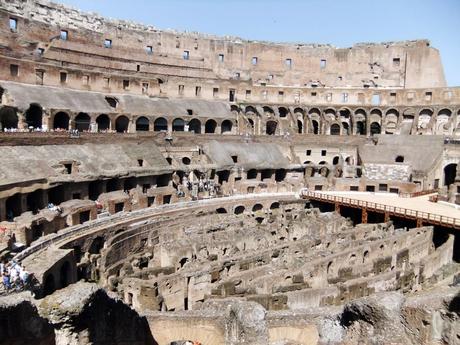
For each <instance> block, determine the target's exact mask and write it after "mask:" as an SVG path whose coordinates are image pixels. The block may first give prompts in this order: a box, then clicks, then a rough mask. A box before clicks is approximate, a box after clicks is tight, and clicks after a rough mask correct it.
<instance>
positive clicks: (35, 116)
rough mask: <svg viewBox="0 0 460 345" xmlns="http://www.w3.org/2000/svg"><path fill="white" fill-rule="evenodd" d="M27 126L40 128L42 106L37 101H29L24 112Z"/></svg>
mask: <svg viewBox="0 0 460 345" xmlns="http://www.w3.org/2000/svg"><path fill="white" fill-rule="evenodd" d="M25 118H26V123H27V126H28V127H33V128H41V127H42V124H43V108H42V107H41V105H40V104H38V103H31V104H30V107H29V109H27V111H26V113H25Z"/></svg>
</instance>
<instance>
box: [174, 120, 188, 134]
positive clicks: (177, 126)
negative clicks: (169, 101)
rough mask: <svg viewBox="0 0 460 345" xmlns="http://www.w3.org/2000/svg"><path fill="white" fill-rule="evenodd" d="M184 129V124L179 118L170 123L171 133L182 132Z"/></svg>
mask: <svg viewBox="0 0 460 345" xmlns="http://www.w3.org/2000/svg"><path fill="white" fill-rule="evenodd" d="M184 129H185V122H184V120H182V119H181V118H177V119H174V121H173V123H172V130H173V132H183V131H184Z"/></svg>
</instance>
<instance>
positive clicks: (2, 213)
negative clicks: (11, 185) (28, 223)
mask: <svg viewBox="0 0 460 345" xmlns="http://www.w3.org/2000/svg"><path fill="white" fill-rule="evenodd" d="M5 203H6V199H0V222H2V221H4V220H5V219H6V205H5Z"/></svg>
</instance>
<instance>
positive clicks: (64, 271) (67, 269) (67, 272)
mask: <svg viewBox="0 0 460 345" xmlns="http://www.w3.org/2000/svg"><path fill="white" fill-rule="evenodd" d="M59 281H60V284H59V286H60V288H61V289H62V288H65V287H66V286H68V285H69V284H70V283H71V282H72V268H71V266H70V262H68V261H65V262H64V263H63V264H62V266H61V268H60V269H59Z"/></svg>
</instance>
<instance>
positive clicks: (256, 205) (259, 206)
mask: <svg viewBox="0 0 460 345" xmlns="http://www.w3.org/2000/svg"><path fill="white" fill-rule="evenodd" d="M262 209H263V206H262V204H255V205H254V206H252V212H257V211H261V210H262Z"/></svg>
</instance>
